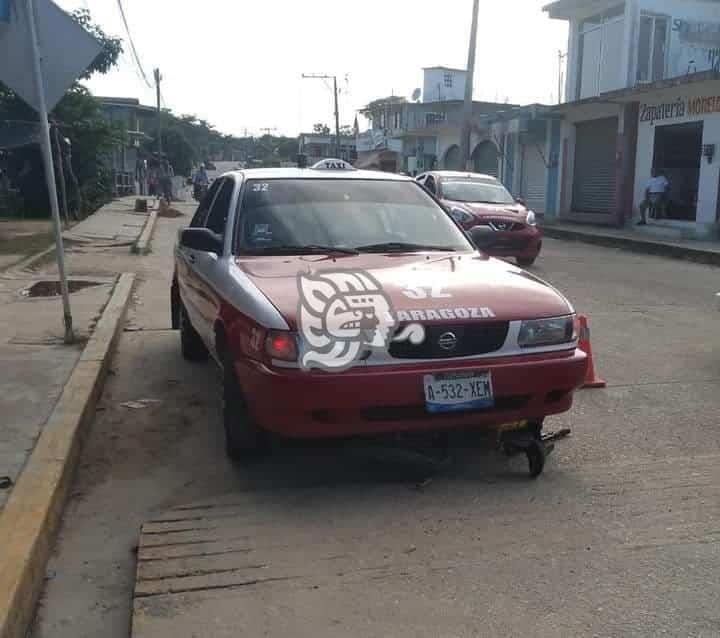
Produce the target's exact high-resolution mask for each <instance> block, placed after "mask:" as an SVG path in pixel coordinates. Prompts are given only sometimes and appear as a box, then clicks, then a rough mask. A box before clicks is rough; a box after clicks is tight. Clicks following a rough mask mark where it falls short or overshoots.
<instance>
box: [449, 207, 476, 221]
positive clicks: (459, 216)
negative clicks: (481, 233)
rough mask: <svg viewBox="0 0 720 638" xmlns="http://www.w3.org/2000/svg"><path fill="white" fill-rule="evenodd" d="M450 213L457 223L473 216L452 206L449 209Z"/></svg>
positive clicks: (468, 219)
mask: <svg viewBox="0 0 720 638" xmlns="http://www.w3.org/2000/svg"><path fill="white" fill-rule="evenodd" d="M450 214H451V215H452V217H453V219H454V220H455V221H456V222H457V223H458V224H466V223H467V222H469V221H470V220H471V219H472V218H473V216H472V215H471V214H470V213H468V212H467V211H465V210H463V209H462V208H452V209H450Z"/></svg>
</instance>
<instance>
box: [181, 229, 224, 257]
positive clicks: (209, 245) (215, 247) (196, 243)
mask: <svg viewBox="0 0 720 638" xmlns="http://www.w3.org/2000/svg"><path fill="white" fill-rule="evenodd" d="M180 245H181V246H182V247H183V248H192V249H193V250H201V251H203V252H205V253H215V254H216V255H220V254H222V250H223V242H222V238H221V237H220V235H217V234H215V233H214V232H213V231H211V230H210V229H209V228H185V229H183V231H182V232H181V233H180Z"/></svg>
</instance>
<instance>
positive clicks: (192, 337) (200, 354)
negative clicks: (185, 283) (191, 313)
mask: <svg viewBox="0 0 720 638" xmlns="http://www.w3.org/2000/svg"><path fill="white" fill-rule="evenodd" d="M179 315H180V316H179V322H180V352H181V353H182V356H183V359H185V360H187V361H205V360H206V359H207V358H208V351H207V348H206V347H205V344H204V343H203V340H202V339H201V338H200V335H199V334H198V333H197V330H195V328H193V327H192V324H191V323H190V319H189V318H188V315H187V311H186V310H185V307H184V306H183V305H182V303H180V309H179Z"/></svg>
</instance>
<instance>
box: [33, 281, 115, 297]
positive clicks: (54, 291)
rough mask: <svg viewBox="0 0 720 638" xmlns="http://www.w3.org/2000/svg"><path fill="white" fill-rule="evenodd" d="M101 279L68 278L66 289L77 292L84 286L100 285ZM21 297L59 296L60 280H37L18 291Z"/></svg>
mask: <svg viewBox="0 0 720 638" xmlns="http://www.w3.org/2000/svg"><path fill="white" fill-rule="evenodd" d="M102 285H103V283H102V282H101V281H79V280H77V279H70V280H69V281H68V290H69V291H70V292H71V293H73V292H78V291H79V290H84V289H85V288H92V287H94V286H102ZM20 294H21V295H22V296H23V297H28V298H31V299H34V298H36V297H59V296H60V294H61V290H60V282H59V281H38V282H37V283H36V284H33V285H32V286H30V287H29V288H25V289H24V290H21V291H20Z"/></svg>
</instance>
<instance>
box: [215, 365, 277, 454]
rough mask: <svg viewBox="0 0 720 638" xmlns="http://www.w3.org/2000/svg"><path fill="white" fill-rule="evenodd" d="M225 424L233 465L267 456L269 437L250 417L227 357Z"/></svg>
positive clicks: (226, 448) (224, 404)
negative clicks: (236, 462)
mask: <svg viewBox="0 0 720 638" xmlns="http://www.w3.org/2000/svg"><path fill="white" fill-rule="evenodd" d="M223 424H224V426H225V451H226V452H227V455H228V457H229V458H230V459H232V460H233V461H247V460H250V459H253V458H257V457H259V456H261V455H262V454H263V453H264V452H267V450H268V441H267V437H266V434H265V432H264V431H263V430H262V429H261V428H259V427H258V426H257V424H256V423H255V420H254V419H253V418H252V415H251V414H250V410H249V409H248V405H247V401H246V400H245V397H244V396H243V393H242V391H241V390H240V386H239V384H238V381H237V377H236V376H235V371H234V370H233V364H232V361H231V360H230V358H229V356H227V355H226V357H225V358H224V361H223Z"/></svg>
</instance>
